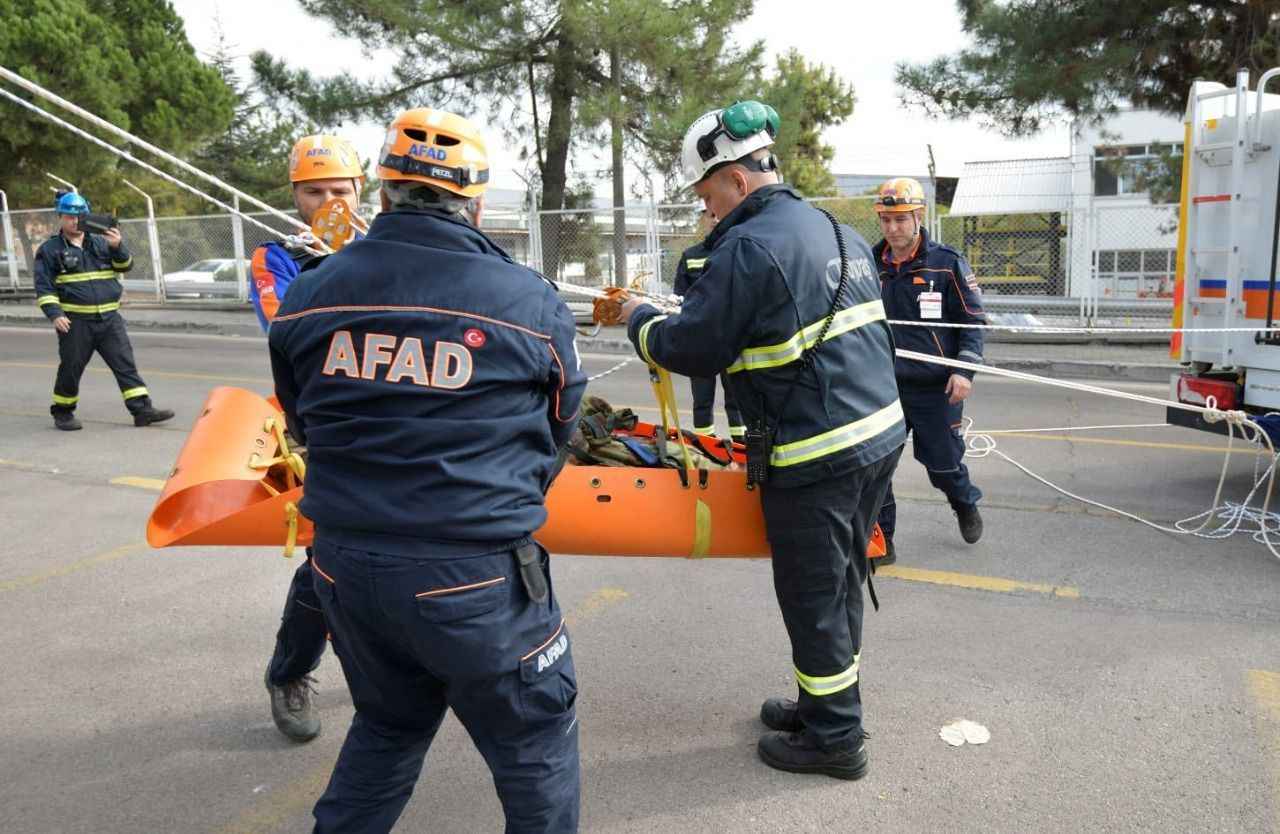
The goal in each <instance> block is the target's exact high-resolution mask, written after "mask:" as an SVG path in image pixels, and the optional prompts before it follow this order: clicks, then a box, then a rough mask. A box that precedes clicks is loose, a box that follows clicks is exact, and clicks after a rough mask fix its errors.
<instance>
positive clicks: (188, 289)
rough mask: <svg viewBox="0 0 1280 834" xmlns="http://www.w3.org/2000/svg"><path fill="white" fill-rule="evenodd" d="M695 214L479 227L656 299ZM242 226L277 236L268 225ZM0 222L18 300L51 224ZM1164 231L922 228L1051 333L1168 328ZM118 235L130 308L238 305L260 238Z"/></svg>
mask: <svg viewBox="0 0 1280 834" xmlns="http://www.w3.org/2000/svg"><path fill="white" fill-rule="evenodd" d="M814 203H815V204H816V205H819V206H821V207H823V208H825V209H827V210H828V211H831V212H832V213H833V214H834V215H835V216H836V217H838V218H839V219H840V220H842V221H844V222H846V223H848V224H849V225H850V226H852V227H853V228H854V229H856V230H857V231H858V232H859V233H861V234H862V236H863V237H865V238H866V239H867V241H868V242H869V243H874V242H876V241H877V240H878V239H879V237H880V235H879V227H878V222H877V220H876V215H875V212H874V210H873V208H872V198H871V197H851V198H823V199H819V200H815V201H814ZM701 213H702V212H701V206H700V205H698V204H655V203H648V204H643V203H641V204H631V205H628V206H627V207H626V208H625V209H623V210H621V211H620V212H617V213H615V211H614V210H613V209H612V208H608V207H605V208H587V209H565V210H557V211H535V210H534V204H533V202H532V200H531V201H530V202H528V203H525V204H513V205H491V206H486V210H485V215H484V218H483V226H484V229H485V231H486V233H487V234H489V235H490V236H491V237H492V238H494V239H495V241H496V242H497V243H498V244H499V245H501V246H502V247H503V248H504V249H505V250H506V251H507V252H508V253H509V254H511V256H512V257H513V258H514V259H515V260H517V261H518V262H520V263H524V264H527V265H529V266H531V267H533V268H535V269H538V270H540V271H542V272H544V273H545V274H547V275H548V276H549V277H551V278H554V279H555V280H557V281H562V282H565V283H569V284H575V285H579V286H589V287H604V286H631V287H637V288H643V289H647V290H651V291H664V292H669V291H670V290H671V286H672V280H673V278H674V277H675V271H676V264H677V263H678V262H679V258H680V255H681V253H682V252H683V251H684V249H685V248H687V247H689V246H691V245H693V244H694V243H696V242H698V241H700V240H701V239H702V237H703V235H704V234H705V229H704V228H703V227H702V226H700V216H701ZM251 216H252V217H254V218H255V219H257V220H260V221H261V222H263V223H265V224H267V225H268V226H271V227H272V228H275V229H278V230H279V231H280V232H281V233H285V232H286V231H289V230H287V229H286V228H285V227H286V225H287V224H286V223H284V222H283V221H281V220H279V219H276V218H273V217H271V216H269V215H266V214H256V213H255V214H253V215H251ZM2 219H3V221H4V222H3V224H2V225H0V233H2V234H3V237H2V238H0V290H8V291H20V292H21V291H28V292H29V291H31V289H32V259H33V257H34V254H35V250H36V248H37V247H38V246H39V245H40V244H41V243H42V242H43V241H44V240H45V239H47V238H48V237H49V235H51V234H53V233H54V232H55V231H56V230H57V216H56V215H55V214H54V212H53V211H51V210H43V209H42V210H29V211H4V212H3V218H2ZM531 219H533V222H531ZM615 219H616V220H617V221H618V222H615ZM1177 221H1178V212H1177V206H1176V205H1161V206H1153V205H1146V204H1129V205H1105V204H1101V203H1098V202H1095V203H1094V204H1092V205H1090V206H1088V207H1086V208H1083V209H1077V210H1075V211H1061V212H1049V213H1016V214H1007V215H984V216H978V217H973V216H969V217H955V216H949V215H947V214H946V213H945V212H943V213H938V214H931V215H930V217H929V220H928V228H929V229H930V230H931V232H932V234H933V236H934V237H935V239H937V240H938V241H940V242H941V243H944V244H946V245H948V246H951V247H953V248H954V249H956V250H957V251H959V252H960V253H961V254H962V255H964V256H965V257H966V259H967V260H968V261H969V262H970V264H971V265H972V267H973V269H974V272H975V274H976V275H977V277H978V282H979V284H980V285H981V287H982V289H983V293H984V298H985V303H986V306H987V308H988V310H989V311H991V312H994V313H1017V314H1023V315H1024V316H1031V317H1034V318H1035V319H1037V320H1043V321H1044V323H1052V324H1062V323H1079V324H1121V325H1129V326H1144V325H1145V326H1156V327H1159V326H1167V323H1168V321H1169V318H1170V314H1171V309H1172V293H1173V274H1174V272H1173V267H1174V248H1175V245H1176V240H1177ZM120 229H121V233H122V234H123V235H124V237H125V239H126V240H127V241H128V242H129V245H130V248H131V249H132V251H133V257H134V268H133V271H132V272H130V273H129V276H128V278H127V279H126V288H127V289H128V291H129V292H130V294H131V295H132V296H133V297H134V298H135V299H139V298H140V299H143V300H151V299H157V300H161V301H164V300H170V299H205V300H213V301H221V302H236V301H239V302H243V301H245V300H246V299H247V298H248V286H247V280H248V259H249V258H250V256H251V255H252V252H253V250H254V248H255V247H257V246H258V245H259V244H261V243H263V242H265V241H266V240H268V239H270V238H271V235H270V234H269V233H267V232H266V231H265V230H263V229H261V228H260V227H258V226H256V225H254V224H252V223H248V222H245V221H243V220H242V219H241V218H239V217H238V216H236V215H228V214H209V215H201V216H189V217H160V218H154V219H149V218H136V219H125V220H121V222H120ZM619 235H620V236H621V238H620V239H619ZM1022 322H1023V323H1032V322H1030V321H1027V320H1026V319H1025V318H1024V319H1023V320H1022Z"/></svg>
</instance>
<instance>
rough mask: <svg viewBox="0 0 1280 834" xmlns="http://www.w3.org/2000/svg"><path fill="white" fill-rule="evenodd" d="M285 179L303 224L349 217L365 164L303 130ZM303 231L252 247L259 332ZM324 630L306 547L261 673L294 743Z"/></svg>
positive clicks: (298, 253)
mask: <svg viewBox="0 0 1280 834" xmlns="http://www.w3.org/2000/svg"><path fill="white" fill-rule="evenodd" d="M289 182H290V184H291V185H292V187H293V204H294V206H296V207H297V209H298V216H299V217H300V218H301V219H302V222H303V223H306V224H307V225H310V224H311V220H312V217H313V215H315V213H316V212H317V211H319V210H320V209H321V207H322V206H324V205H326V204H327V203H328V202H329V201H330V200H334V199H337V200H341V201H342V202H343V203H345V204H346V207H347V209H348V210H349V211H350V212H351V213H352V215H353V216H354V214H355V212H356V210H357V209H358V208H359V205H360V188H361V186H362V185H364V168H363V167H361V165H360V159H359V157H358V156H357V155H356V152H355V149H354V148H353V147H352V146H351V144H350V143H349V142H347V141H346V140H345V139H342V138H340V137H338V136H326V135H316V136H304V137H302V138H301V139H299V140H298V141H297V142H296V143H295V144H294V146H293V151H292V152H291V153H290V154H289ZM309 242H310V241H309V239H308V237H307V236H305V235H301V236H300V235H291V236H289V237H288V238H285V239H284V240H283V241H281V242H275V241H272V242H270V243H265V244H263V245H262V246H259V247H258V248H257V249H255V250H254V252H253V260H252V261H251V263H252V272H253V281H252V283H250V285H249V298H250V299H251V300H252V301H253V308H254V310H255V311H256V312H257V314H258V321H260V322H261V323H262V329H263V330H266V329H267V327H268V325H269V324H270V323H271V320H272V319H274V318H275V315H276V311H277V310H278V309H279V307H280V301H281V299H283V298H284V295H285V293H286V292H287V291H288V289H289V286H290V285H291V284H292V283H293V280H294V279H295V278H297V277H298V274H299V273H300V272H301V271H302V269H303V267H305V266H306V265H307V264H308V263H309V262H311V261H314V260H316V258H317V254H316V252H315V250H314V249H313V248H311V247H310V246H308V245H307V244H308V243H309ZM327 634H328V628H327V627H326V626H325V623H324V616H323V614H322V613H321V611H320V599H319V598H318V597H317V596H316V592H315V588H314V583H313V574H312V571H311V548H307V558H306V560H304V561H303V563H302V564H301V565H299V566H298V569H297V570H296V571H295V572H294V574H293V581H292V583H290V585H289V595H288V596H287V597H286V598H285V604H284V613H283V615H282V616H281V618H280V630H279V631H278V632H277V633H276V644H275V651H274V652H273V653H272V655H271V661H270V663H268V665H267V671H266V674H265V676H264V679H265V683H266V687H267V693H268V695H269V697H270V700H271V718H272V720H274V721H275V725H276V728H277V729H279V730H280V732H281V733H283V734H284V735H285V736H287V737H289V738H291V739H293V740H294V741H310V740H311V739H313V738H315V737H316V736H318V735H319V734H320V717H319V716H318V715H316V711H315V706H314V704H313V702H312V697H311V696H312V694H313V687H314V683H315V680H314V678H312V677H311V672H313V671H314V670H315V668H316V667H317V666H319V665H320V658H321V656H323V655H324V648H325V645H326V642H327V641H326V635H327Z"/></svg>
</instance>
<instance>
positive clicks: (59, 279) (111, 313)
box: [35, 192, 173, 431]
mask: <svg viewBox="0 0 1280 834" xmlns="http://www.w3.org/2000/svg"><path fill="white" fill-rule="evenodd" d="M56 210H57V212H58V222H59V224H60V227H61V228H60V229H59V231H58V233H57V234H56V235H52V236H51V237H50V238H49V239H48V240H46V241H45V242H44V243H42V244H40V248H39V249H37V250H36V257H35V290H36V304H37V305H39V307H40V310H41V311H42V312H43V313H44V314H45V316H47V317H48V319H49V321H50V322H52V323H53V328H54V330H56V331H57V333H58V373H57V376H56V377H55V379H54V383H53V405H51V406H50V407H49V412H50V413H51V414H52V415H53V424H54V425H55V426H56V427H57V428H59V429H61V430H63V431H77V430H79V429H81V428H83V426H82V425H81V423H80V421H79V420H77V419H76V405H77V404H78V403H79V401H80V377H81V376H83V375H84V369H85V367H86V366H87V365H88V364H89V360H90V359H92V358H93V354H94V352H95V351H96V352H97V353H98V355H99V356H101V357H102V361H104V362H106V363H107V367H108V368H110V369H111V373H112V374H114V375H115V378H116V384H117V385H118V386H119V387H120V396H122V397H123V398H124V405H125V408H127V409H128V410H129V414H130V415H131V416H132V417H133V424H134V425H135V426H149V425H151V424H153V423H163V422H164V421H165V420H170V419H172V418H173V412H172V411H170V410H168V409H161V408H156V407H154V406H153V405H152V404H151V395H150V393H149V392H148V391H147V385H146V383H145V382H143V380H142V377H141V375H139V374H138V367H137V364H136V363H135V362H134V360H133V345H132V344H131V343H130V342H129V332H128V330H127V329H126V328H125V324H124V317H123V316H121V315H120V297H121V295H122V294H123V292H124V289H123V285H122V284H121V283H120V274H121V273H124V272H128V271H129V270H130V269H131V268H132V267H133V258H132V257H131V256H130V255H129V247H128V246H127V245H126V244H125V242H124V239H123V238H122V237H121V236H120V229H119V228H116V227H115V226H112V227H110V228H107V229H105V230H104V231H103V233H102V234H100V235H99V234H91V233H89V232H87V231H85V230H84V229H83V228H82V226H81V222H80V221H81V218H83V217H84V216H85V215H87V214H89V203H88V201H87V200H85V198H84V197H81V196H80V195H79V194H76V193H74V192H68V193H64V194H62V195H61V196H59V197H58V203H57V207H56Z"/></svg>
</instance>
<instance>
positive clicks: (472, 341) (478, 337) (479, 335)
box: [462, 327, 487, 348]
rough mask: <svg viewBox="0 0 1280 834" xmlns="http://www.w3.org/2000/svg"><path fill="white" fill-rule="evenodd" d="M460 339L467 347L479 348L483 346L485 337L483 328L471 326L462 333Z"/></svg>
mask: <svg viewBox="0 0 1280 834" xmlns="http://www.w3.org/2000/svg"><path fill="white" fill-rule="evenodd" d="M462 341H464V342H466V344H467V347H471V348H480V347H484V343H485V342H486V341H487V339H486V338H485V335H484V331H483V330H478V329H476V328H474V327H472V328H470V329H468V330H467V332H466V333H463V334H462Z"/></svg>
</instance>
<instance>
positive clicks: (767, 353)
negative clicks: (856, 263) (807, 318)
mask: <svg viewBox="0 0 1280 834" xmlns="http://www.w3.org/2000/svg"><path fill="white" fill-rule="evenodd" d="M884 318H885V314H884V302H882V301H867V302H865V303H863V304H857V305H854V306H853V307H848V308H846V309H844V310H841V311H840V312H838V313H836V315H835V318H834V319H833V320H832V322H831V329H830V330H828V331H827V335H826V337H825V338H824V339H823V341H824V342H828V341H831V340H832V339H834V338H836V337H837V336H842V335H844V334H845V333H848V332H850V331H852V330H857V329H858V328H859V327H862V326H863V325H864V324H870V323H871V322H873V321H883V320H884ZM825 321H826V317H825V316H824V317H823V318H822V320H821V321H816V322H814V323H813V324H811V325H809V326H808V327H806V328H805V329H804V330H802V331H800V332H799V333H797V334H796V335H794V336H792V337H791V338H790V339H787V340H786V341H785V342H780V343H779V344H776V345H765V346H764V347H754V348H747V349H746V350H744V351H742V355H741V356H739V357H738V359H737V361H736V362H734V363H733V364H732V365H730V366H729V368H728V371H729V373H731V374H735V373H737V372H738V371H760V370H763V369H765V368H776V367H778V366H780V365H787V364H790V363H792V362H795V361H796V360H797V359H799V358H800V356H801V354H803V353H804V351H805V348H807V347H810V346H812V345H813V344H815V343H816V341H817V339H818V334H819V333H821V332H822V325H823V322H825Z"/></svg>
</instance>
